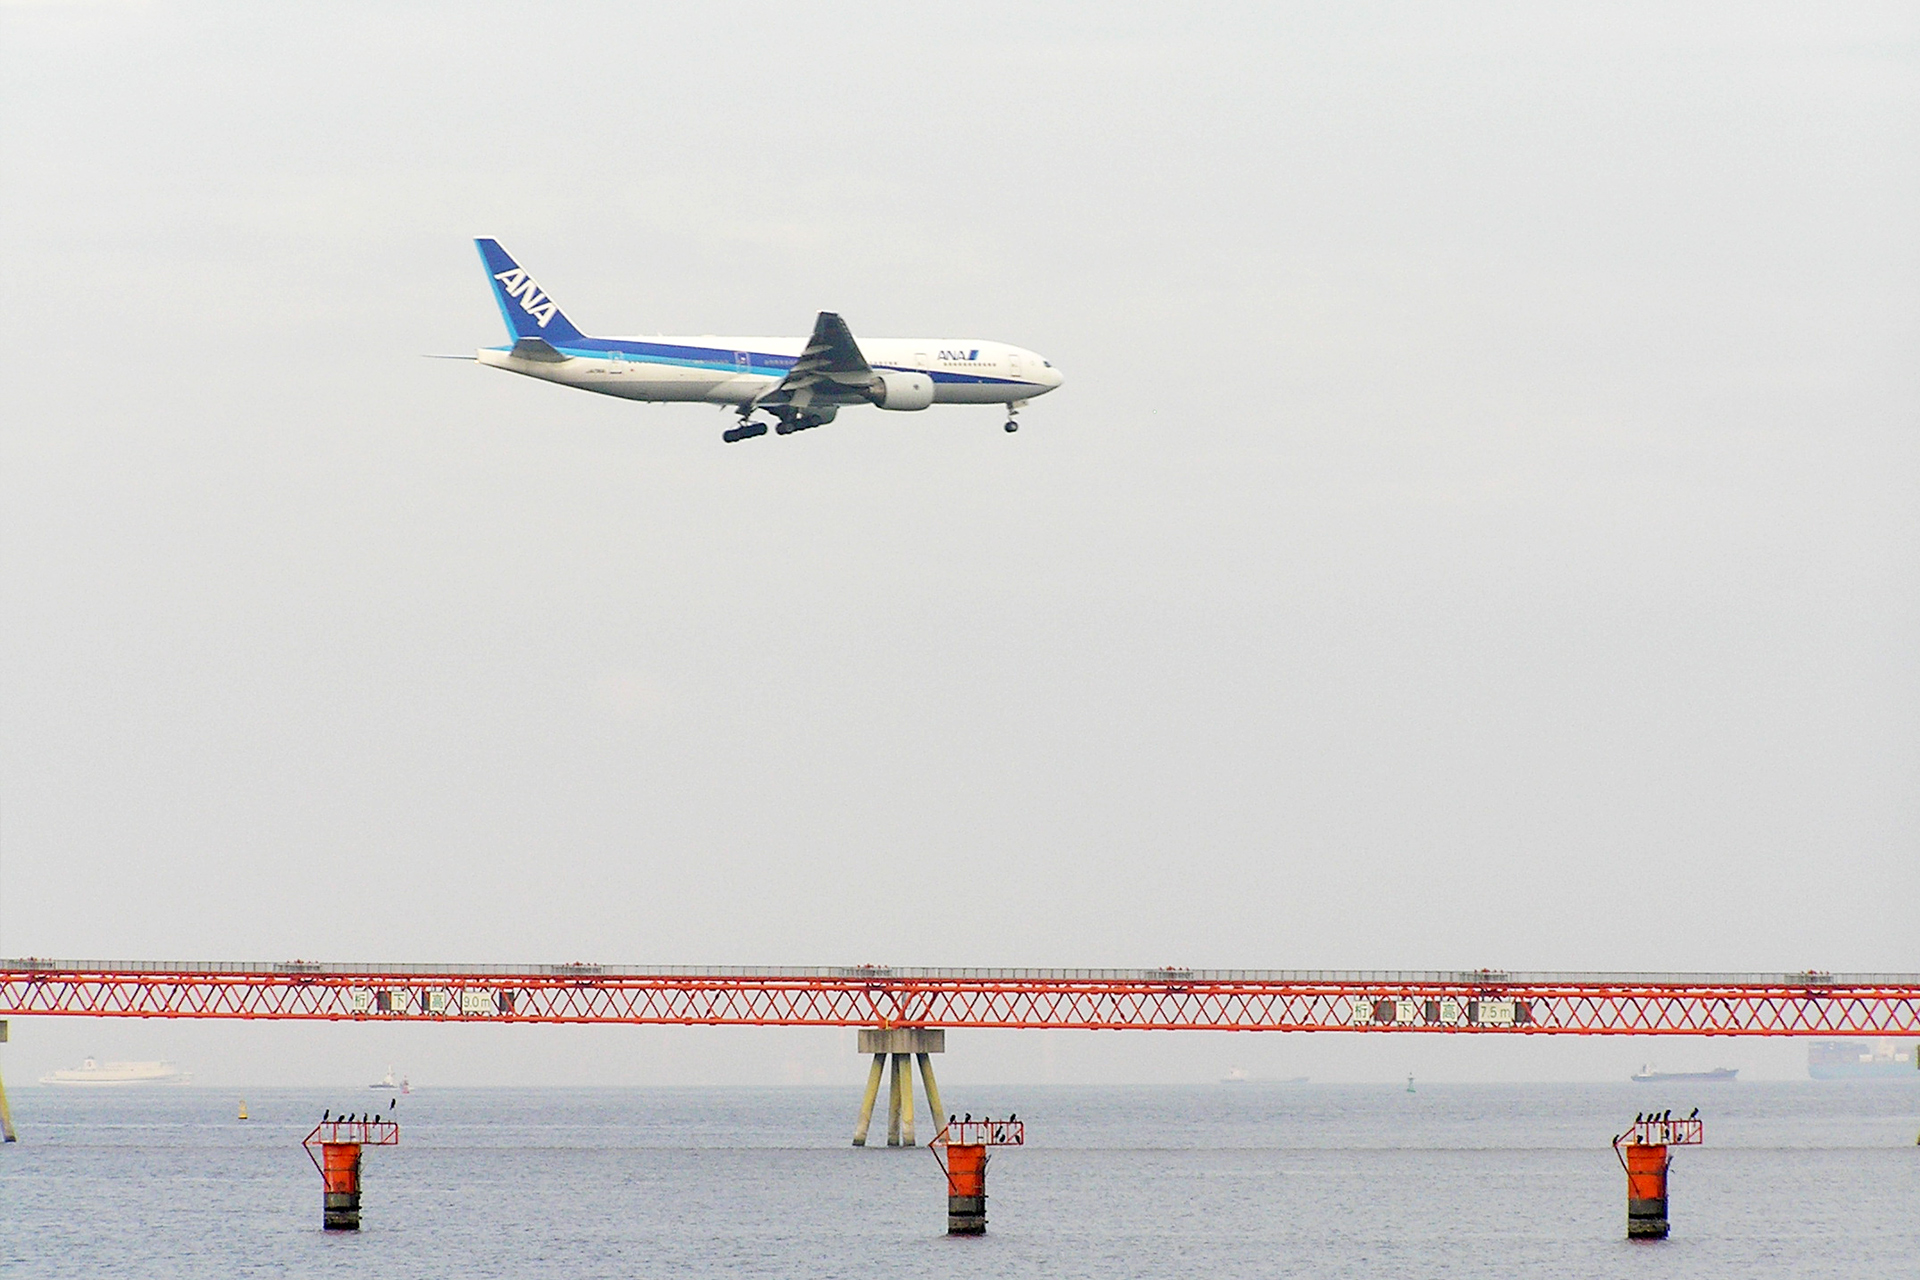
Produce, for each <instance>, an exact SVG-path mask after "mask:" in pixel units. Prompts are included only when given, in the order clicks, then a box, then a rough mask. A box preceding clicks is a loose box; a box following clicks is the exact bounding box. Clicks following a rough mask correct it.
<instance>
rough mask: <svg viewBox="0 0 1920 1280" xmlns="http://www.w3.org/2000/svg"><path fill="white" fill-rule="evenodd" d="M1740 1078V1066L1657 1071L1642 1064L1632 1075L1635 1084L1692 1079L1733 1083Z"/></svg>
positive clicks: (1711, 1082)
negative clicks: (1708, 1069)
mask: <svg viewBox="0 0 1920 1280" xmlns="http://www.w3.org/2000/svg"><path fill="white" fill-rule="evenodd" d="M1739 1078H1740V1068H1738V1067H1715V1068H1714V1069H1713V1070H1711V1071H1655V1070H1654V1069H1653V1067H1652V1066H1650V1065H1649V1066H1642V1067H1641V1068H1640V1069H1639V1070H1638V1071H1636V1072H1634V1073H1633V1077H1632V1079H1633V1082H1634V1083H1635V1084H1666V1083H1669V1082H1672V1081H1681V1080H1691V1081H1693V1082H1694V1083H1695V1084H1732V1083H1733V1082H1734V1081H1735V1080H1737V1079H1739Z"/></svg>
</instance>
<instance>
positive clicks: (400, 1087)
mask: <svg viewBox="0 0 1920 1280" xmlns="http://www.w3.org/2000/svg"><path fill="white" fill-rule="evenodd" d="M367 1088H369V1089H388V1090H391V1091H392V1092H394V1093H412V1092H413V1088H412V1086H410V1085H409V1084H408V1083H407V1078H406V1077H405V1076H401V1077H400V1078H399V1079H398V1080H395V1079H394V1078H393V1068H392V1067H388V1068H387V1074H386V1077H385V1078H384V1079H380V1080H375V1081H374V1082H373V1083H372V1084H370V1085H368V1086H367Z"/></svg>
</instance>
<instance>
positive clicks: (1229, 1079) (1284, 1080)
mask: <svg viewBox="0 0 1920 1280" xmlns="http://www.w3.org/2000/svg"><path fill="white" fill-rule="evenodd" d="M1307 1080H1308V1077H1306V1076H1273V1077H1267V1076H1250V1075H1248V1074H1247V1069H1246V1068H1245V1067H1235V1068H1233V1069H1232V1070H1231V1071H1228V1072H1227V1074H1226V1075H1224V1076H1221V1077H1220V1083H1221V1084H1305V1083H1306V1082H1307Z"/></svg>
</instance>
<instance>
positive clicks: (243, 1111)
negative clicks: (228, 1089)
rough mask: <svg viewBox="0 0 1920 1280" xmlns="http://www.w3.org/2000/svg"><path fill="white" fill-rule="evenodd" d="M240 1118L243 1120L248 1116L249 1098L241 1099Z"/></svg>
mask: <svg viewBox="0 0 1920 1280" xmlns="http://www.w3.org/2000/svg"><path fill="white" fill-rule="evenodd" d="M240 1118H241V1119H242V1120H245V1119H246V1118H247V1100H246V1099H245V1098H242V1099H240Z"/></svg>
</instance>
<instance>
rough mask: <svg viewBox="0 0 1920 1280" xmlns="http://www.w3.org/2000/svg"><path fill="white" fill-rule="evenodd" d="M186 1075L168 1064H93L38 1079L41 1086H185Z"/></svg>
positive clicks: (85, 1063) (87, 1063)
mask: <svg viewBox="0 0 1920 1280" xmlns="http://www.w3.org/2000/svg"><path fill="white" fill-rule="evenodd" d="M186 1081H187V1073H186V1072H184V1071H182V1070H180V1069H179V1068H177V1067H175V1066H174V1065H173V1064H172V1063H171V1062H97V1061H95V1060H94V1059H92V1058H88V1059H87V1060H86V1061H85V1062H82V1063H81V1064H80V1065H79V1066H77V1067H63V1068H62V1069H61V1070H59V1071H49V1072H48V1073H47V1074H46V1075H44V1076H41V1077H40V1083H41V1084H185V1083H186Z"/></svg>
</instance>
